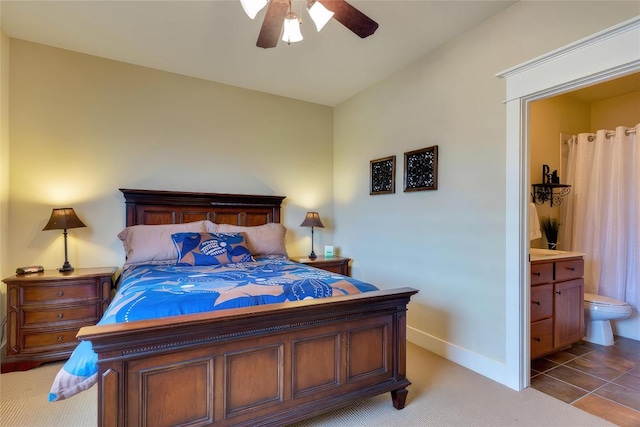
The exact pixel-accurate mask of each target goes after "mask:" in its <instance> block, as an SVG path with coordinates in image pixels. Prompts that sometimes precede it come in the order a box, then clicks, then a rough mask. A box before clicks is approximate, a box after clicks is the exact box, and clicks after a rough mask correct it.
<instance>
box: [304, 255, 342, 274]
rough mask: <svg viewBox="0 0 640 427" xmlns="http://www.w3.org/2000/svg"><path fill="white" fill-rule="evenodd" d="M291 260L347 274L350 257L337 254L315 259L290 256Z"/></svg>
mask: <svg viewBox="0 0 640 427" xmlns="http://www.w3.org/2000/svg"><path fill="white" fill-rule="evenodd" d="M291 261H295V262H299V263H301V264H305V265H310V266H311V267H315V268H319V269H321V270H325V271H329V272H331V273H336V274H342V275H343V276H348V275H349V261H351V258H343V257H339V256H336V257H331V258H325V257H324V256H319V257H317V258H316V259H309V258H307V257H291Z"/></svg>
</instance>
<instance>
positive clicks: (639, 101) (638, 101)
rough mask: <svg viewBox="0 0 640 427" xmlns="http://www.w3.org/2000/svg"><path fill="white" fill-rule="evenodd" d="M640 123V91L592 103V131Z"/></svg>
mask: <svg viewBox="0 0 640 427" xmlns="http://www.w3.org/2000/svg"><path fill="white" fill-rule="evenodd" d="M638 123H640V91H638V92H631V93H628V94H625V95H621V96H615V97H612V98H608V99H603V100H602V101H598V102H594V103H592V104H591V132H595V131H597V130H598V129H615V128H616V127H617V126H627V127H632V126H635V125H637V124H638Z"/></svg>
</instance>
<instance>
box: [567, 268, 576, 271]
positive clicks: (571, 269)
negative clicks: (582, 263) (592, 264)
mask: <svg viewBox="0 0 640 427" xmlns="http://www.w3.org/2000/svg"><path fill="white" fill-rule="evenodd" d="M567 270H570V271H576V268H575V267H567Z"/></svg>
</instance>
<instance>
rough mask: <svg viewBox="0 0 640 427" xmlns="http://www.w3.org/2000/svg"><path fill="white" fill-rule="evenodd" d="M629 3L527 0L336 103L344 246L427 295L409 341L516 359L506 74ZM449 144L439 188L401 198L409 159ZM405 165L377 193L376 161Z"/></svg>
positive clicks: (471, 360) (486, 364) (448, 353)
mask: <svg viewBox="0 0 640 427" xmlns="http://www.w3.org/2000/svg"><path fill="white" fill-rule="evenodd" d="M638 11H639V10H638V5H637V3H631V2H590V1H586V2H519V3H517V4H515V5H514V6H512V7H510V8H509V9H506V10H505V11H504V12H502V13H500V14H498V15H496V16H494V17H493V18H491V19H489V20H487V21H485V22H484V23H482V24H481V25H479V26H477V27H476V28H474V29H472V30H470V31H468V32H467V33H466V34H463V35H461V36H459V37H458V38H457V39H456V40H454V41H452V42H450V43H448V44H446V45H445V46H443V47H441V48H440V49H438V50H437V51H435V52H433V53H432V54H430V55H428V56H426V57H423V58H422V59H420V60H419V61H417V62H416V63H415V64H413V65H411V66H409V67H407V68H405V69H403V70H402V71H400V72H399V73H397V74H395V75H393V76H392V77H390V78H388V79H386V80H384V81H382V82H380V83H378V84H376V85H375V86H373V87H371V88H369V89H368V90H366V91H364V92H362V93H361V94H359V95H357V96H355V97H354V98H352V99H350V100H348V101H347V102H345V103H343V104H341V105H340V106H338V107H337V108H336V111H335V115H334V127H335V131H334V138H335V141H334V151H335V160H334V170H335V180H334V182H335V184H334V206H335V212H336V215H335V217H336V221H337V223H339V224H340V227H339V228H337V229H336V236H335V238H336V241H340V242H341V243H343V246H344V247H345V251H346V252H347V253H348V254H349V256H352V257H353V258H354V259H355V261H354V268H353V271H354V274H355V275H356V276H357V277H360V278H363V279H365V280H371V281H374V282H375V283H376V284H378V285H380V286H383V287H394V286H411V287H414V288H416V289H419V291H420V293H419V294H418V295H416V296H415V297H414V298H413V300H412V302H411V304H410V306H409V312H408V319H409V327H410V331H409V334H410V335H409V336H410V338H411V339H412V340H414V341H416V342H419V343H420V344H421V345H424V346H425V347H427V348H429V349H431V350H434V351H436V352H437V353H439V354H442V355H444V356H445V357H448V358H454V359H455V360H456V361H459V362H461V363H462V364H464V365H465V366H468V367H470V368H471V369H474V370H476V371H479V372H481V373H483V374H486V375H489V376H493V377H495V378H499V377H500V376H501V372H503V367H504V363H505V351H506V350H505V348H506V338H505V327H506V326H505V294H506V292H507V287H509V286H511V287H513V286H518V284H517V283H505V269H506V266H505V261H504V259H505V249H504V248H505V204H504V198H505V183H504V176H505V173H506V169H505V158H506V148H505V138H506V137H505V131H506V112H505V108H504V105H503V103H502V101H503V100H504V97H505V84H504V81H501V80H499V79H497V78H496V77H495V74H496V73H498V72H500V71H502V70H504V69H507V68H510V67H512V66H515V65H517V64H519V63H521V62H524V61H526V60H529V59H531V58H534V57H537V56H539V55H542V54H544V53H546V52H549V51H551V50H554V49H557V48H559V47H562V46H564V45H566V44H568V43H570V42H573V41H576V40H579V39H581V38H583V37H586V36H588V35H590V34H593V33H595V32H597V31H600V30H602V29H605V28H607V27H609V26H612V25H615V24H617V23H619V22H622V21H625V20H627V19H629V18H632V17H634V16H635V15H637V14H638ZM436 144H437V145H438V146H439V166H438V168H439V177H438V190H437V191H429V192H415V193H404V192H403V191H402V189H403V186H402V185H403V184H402V177H403V153H404V152H406V151H409V150H413V149H416V148H420V147H427V146H431V145H436ZM393 154H395V155H396V156H397V157H398V167H397V173H396V182H397V190H396V193H395V194H393V195H380V196H369V194H368V193H369V192H368V186H369V160H371V159H376V158H379V157H384V156H389V155H393Z"/></svg>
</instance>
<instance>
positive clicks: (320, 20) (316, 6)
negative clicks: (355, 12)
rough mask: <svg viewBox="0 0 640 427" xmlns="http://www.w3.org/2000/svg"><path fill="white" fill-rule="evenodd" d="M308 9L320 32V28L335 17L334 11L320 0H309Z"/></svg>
mask: <svg viewBox="0 0 640 427" xmlns="http://www.w3.org/2000/svg"><path fill="white" fill-rule="evenodd" d="M307 10H308V11H309V16H311V19H312V20H313V23H314V24H316V28H317V29H318V32H320V30H321V29H322V28H323V27H324V26H325V25H326V24H327V22H329V20H330V19H331V18H332V17H333V12H331V11H330V10H329V9H327V8H326V7H324V6H323V5H322V4H320V2H319V1H314V0H309V2H307Z"/></svg>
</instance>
